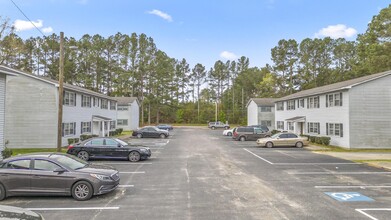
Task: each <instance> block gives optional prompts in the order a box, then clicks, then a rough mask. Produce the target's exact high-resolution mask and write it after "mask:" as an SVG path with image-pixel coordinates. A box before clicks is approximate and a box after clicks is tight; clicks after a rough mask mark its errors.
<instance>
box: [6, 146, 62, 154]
mask: <svg viewBox="0 0 391 220" xmlns="http://www.w3.org/2000/svg"><path fill="white" fill-rule="evenodd" d="M11 150H12V156H15V155H19V154H28V153H40V152H57V148H14V149H11ZM61 152H62V153H66V152H67V148H66V147H63V148H61Z"/></svg>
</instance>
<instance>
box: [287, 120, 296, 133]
mask: <svg viewBox="0 0 391 220" xmlns="http://www.w3.org/2000/svg"><path fill="white" fill-rule="evenodd" d="M294 130H295V123H294V122H291V121H288V131H294Z"/></svg>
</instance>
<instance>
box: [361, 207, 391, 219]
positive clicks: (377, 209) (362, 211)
mask: <svg viewBox="0 0 391 220" xmlns="http://www.w3.org/2000/svg"><path fill="white" fill-rule="evenodd" d="M356 211H357V212H359V213H361V214H363V215H365V216H367V217H368V218H370V219H372V220H378V219H377V218H375V217H373V216H372V215H370V214H368V213H366V212H365V211H391V208H372V209H356Z"/></svg>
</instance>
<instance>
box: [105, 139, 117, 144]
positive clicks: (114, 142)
mask: <svg viewBox="0 0 391 220" xmlns="http://www.w3.org/2000/svg"><path fill="white" fill-rule="evenodd" d="M106 146H118V143H117V142H116V141H115V140H112V139H106Z"/></svg>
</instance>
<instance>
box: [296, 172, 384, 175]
mask: <svg viewBox="0 0 391 220" xmlns="http://www.w3.org/2000/svg"><path fill="white" fill-rule="evenodd" d="M289 174H294V175H364V174H365V175H370V174H391V172H302V173H295V172H290V173H289Z"/></svg>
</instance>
